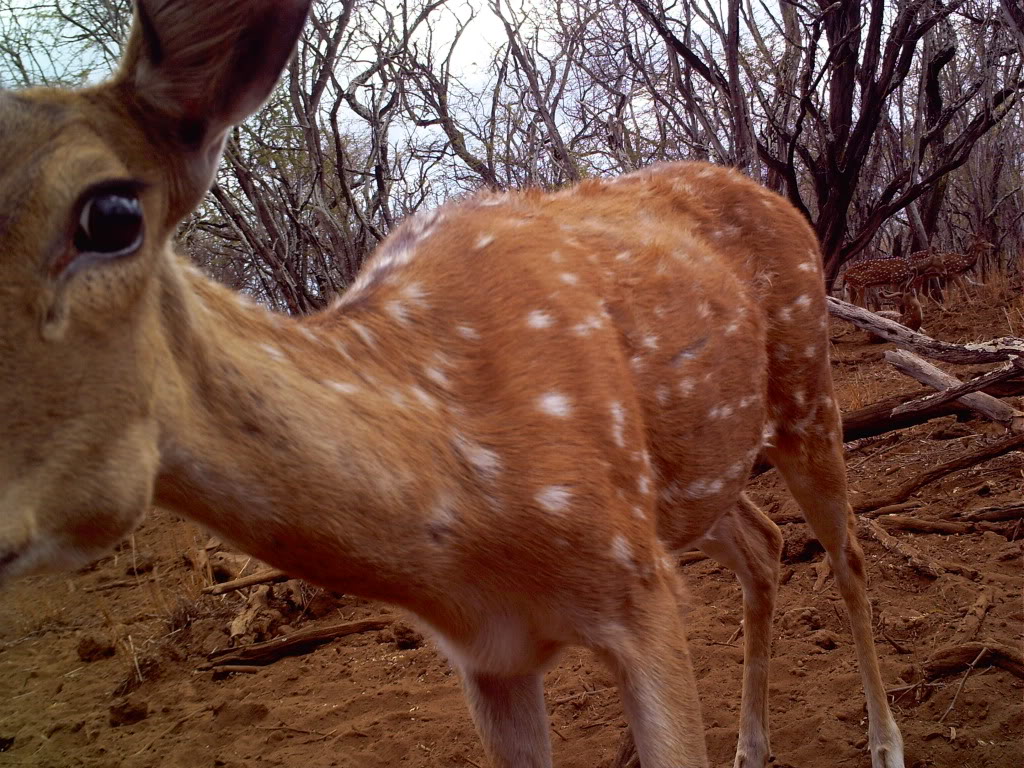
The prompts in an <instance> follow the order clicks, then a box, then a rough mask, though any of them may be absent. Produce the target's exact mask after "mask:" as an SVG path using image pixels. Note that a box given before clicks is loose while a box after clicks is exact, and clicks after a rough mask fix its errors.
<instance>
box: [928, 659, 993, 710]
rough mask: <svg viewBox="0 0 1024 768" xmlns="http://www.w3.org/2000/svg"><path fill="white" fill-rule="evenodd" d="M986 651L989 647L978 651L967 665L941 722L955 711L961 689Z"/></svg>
mask: <svg viewBox="0 0 1024 768" xmlns="http://www.w3.org/2000/svg"><path fill="white" fill-rule="evenodd" d="M986 653H988V648H987V647H985V648H982V649H981V650H980V651H979V652H978V655H977V656H975V657H974V661H972V662H971V663H970V664H968V665H967V669H966V670H965V671H964V676H963V677H962V678H960V685H958V686H957V688H956V693H954V694H953V700H952V701H951V702H949V706H948V707H946V711H945V712H943V713H942V717H940V718H939V722H940V723H941V722H942V721H943V720H945V719H946V716H947V715H949V713H950V712H952V711H953V707H954V705H955V704H956V700H957V697H958V696H959V695H960V691H962V690H963V689H964V686H965V685H966V684H967V678H968V676H969V675H970V674H971V672H972V671H973V670H974V665H975V664H977V663H978V662H979V661H981V658H982V656H984V655H985V654H986Z"/></svg>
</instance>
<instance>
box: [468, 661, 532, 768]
mask: <svg viewBox="0 0 1024 768" xmlns="http://www.w3.org/2000/svg"><path fill="white" fill-rule="evenodd" d="M462 679H463V687H464V688H465V691H466V698H467V699H468V701H469V709H470V712H471V714H472V715H473V722H474V723H475V724H476V728H477V731H478V732H479V734H480V739H481V741H482V742H483V745H484V750H485V751H486V752H487V756H488V758H489V759H490V762H491V764H492V765H493V766H494V768H551V742H550V738H549V737H548V714H547V711H546V709H545V707H544V689H543V675H542V674H541V673H540V672H537V673H534V674H529V675H521V676H517V677H497V676H492V675H487V674H483V673H480V672H475V671H471V670H465V669H464V670H463V671H462Z"/></svg>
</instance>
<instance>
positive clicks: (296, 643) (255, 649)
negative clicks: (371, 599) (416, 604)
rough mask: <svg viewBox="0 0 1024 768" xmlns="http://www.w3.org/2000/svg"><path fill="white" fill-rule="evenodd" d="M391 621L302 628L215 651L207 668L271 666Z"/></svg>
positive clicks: (350, 622) (369, 621)
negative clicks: (288, 657)
mask: <svg viewBox="0 0 1024 768" xmlns="http://www.w3.org/2000/svg"><path fill="white" fill-rule="evenodd" d="M391 623H392V621H391V619H365V620H363V621H347V622H345V623H344V624H333V625H331V626H329V627H312V628H310V629H300V630H298V631H297V632H293V633H292V634H290V635H287V636H286V637H277V638H274V639H273V640H267V641H266V642H264V643H253V644H252V645H246V646H243V647H241V648H226V649H224V650H220V651H214V652H213V653H211V654H210V655H209V656H208V657H207V658H208V659H209V664H208V665H205V666H204V667H203V668H204V669H209V668H212V667H217V666H225V665H232V664H245V665H253V664H270V663H272V662H274V661H277V660H278V659H280V658H283V657H285V656H295V655H297V654H302V653H306V652H307V651H311V650H313V649H314V648H316V647H318V646H320V645H323V644H324V643H327V642H330V641H331V640H335V639H336V638H339V637H345V636H346V635H355V634H358V633H360V632H373V631H376V630H380V629H384V628H385V627H388V626H390V625H391Z"/></svg>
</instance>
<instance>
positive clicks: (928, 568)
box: [860, 518, 945, 579]
mask: <svg viewBox="0 0 1024 768" xmlns="http://www.w3.org/2000/svg"><path fill="white" fill-rule="evenodd" d="M860 523H861V525H862V526H863V527H864V529H865V530H866V531H868V533H870V534H871V535H872V536H874V537H875V539H877V541H878V543H879V544H881V545H882V546H883V547H885V548H886V549H887V550H889V551H890V552H892V553H894V554H897V555H900V556H901V557H905V558H906V559H907V561H908V562H909V563H910V565H911V566H912V567H913V568H914V570H916V571H920V572H921V573H923V574H924V575H925V576H930V577H932V578H933V579H937V578H938V577H939V576H941V575H942V574H943V573H944V572H945V570H944V569H943V568H942V566H940V565H939V564H938V563H936V562H934V561H933V560H929V559H928V558H927V557H925V556H924V555H922V554H921V553H920V552H918V550H917V549H916V548H915V547H914V546H913V545H912V544H909V543H907V542H906V541H902V540H900V539H897V538H896V537H894V536H892V535H890V534H889V533H887V532H886V530H885V529H884V528H882V526H880V525H879V524H878V523H876V522H875V521H874V520H871V519H867V518H862V519H861V521H860Z"/></svg>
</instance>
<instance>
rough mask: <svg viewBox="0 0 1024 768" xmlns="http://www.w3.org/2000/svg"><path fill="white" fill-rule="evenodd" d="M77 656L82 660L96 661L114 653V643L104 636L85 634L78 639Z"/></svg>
mask: <svg viewBox="0 0 1024 768" xmlns="http://www.w3.org/2000/svg"><path fill="white" fill-rule="evenodd" d="M77 650H78V658H80V659H81V660H82V661H97V660H99V659H106V658H109V657H110V656H113V655H114V644H113V643H112V642H110V641H109V640H107V639H105V638H100V637H96V636H95V635H85V636H83V637H82V639H81V640H79V641H78V649H77Z"/></svg>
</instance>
